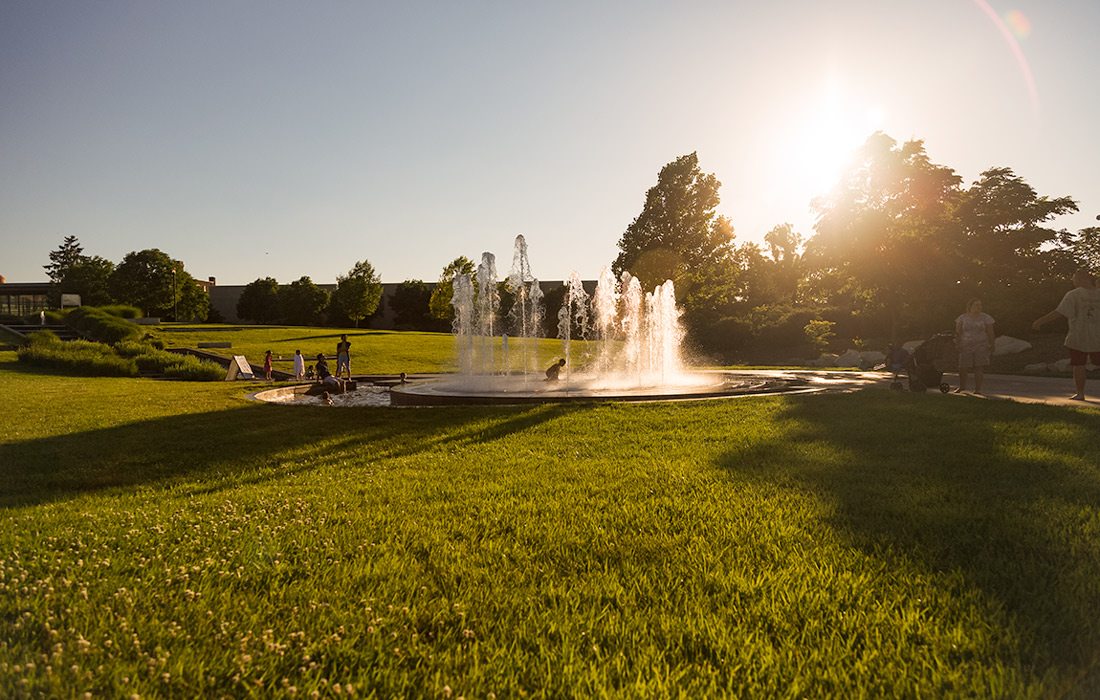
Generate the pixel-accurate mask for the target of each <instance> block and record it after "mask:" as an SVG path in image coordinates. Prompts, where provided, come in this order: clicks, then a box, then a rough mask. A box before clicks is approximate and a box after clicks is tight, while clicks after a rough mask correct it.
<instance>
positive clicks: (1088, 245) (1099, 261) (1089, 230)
mask: <svg viewBox="0 0 1100 700" xmlns="http://www.w3.org/2000/svg"><path fill="white" fill-rule="evenodd" d="M1063 241H1064V245H1065V247H1066V249H1067V250H1068V252H1069V254H1070V256H1071V257H1072V259H1073V261H1074V264H1075V265H1076V266H1077V267H1084V268H1088V269H1090V270H1092V271H1093V274H1096V272H1097V271H1100V226H1088V227H1086V228H1083V229H1081V230H1080V231H1078V232H1077V233H1075V234H1072V235H1071V234H1064V235H1063Z"/></svg>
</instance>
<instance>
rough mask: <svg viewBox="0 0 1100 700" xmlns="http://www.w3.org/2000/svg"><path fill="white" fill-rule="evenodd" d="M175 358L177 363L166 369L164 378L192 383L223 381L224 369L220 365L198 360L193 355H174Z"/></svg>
mask: <svg viewBox="0 0 1100 700" xmlns="http://www.w3.org/2000/svg"><path fill="white" fill-rule="evenodd" d="M176 358H177V360H179V362H178V363H177V364H174V365H169V366H168V367H166V368H165V370H164V376H166V377H172V378H174V379H185V380H187V381H192V382H214V381H219V380H221V379H225V369H223V368H222V367H221V366H220V365H217V364H215V363H213V362H208V361H206V360H200V359H199V358H197V357H195V356H193V355H183V356H181V355H176Z"/></svg>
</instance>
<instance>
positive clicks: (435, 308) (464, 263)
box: [428, 255, 474, 321]
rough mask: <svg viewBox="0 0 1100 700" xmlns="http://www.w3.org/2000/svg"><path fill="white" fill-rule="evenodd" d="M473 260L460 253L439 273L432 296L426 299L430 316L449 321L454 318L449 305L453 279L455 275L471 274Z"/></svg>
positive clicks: (451, 296)
mask: <svg viewBox="0 0 1100 700" xmlns="http://www.w3.org/2000/svg"><path fill="white" fill-rule="evenodd" d="M473 274H474V261H473V260H470V259H469V258H467V257H466V256H465V255H460V256H459V257H457V258H455V259H454V260H452V261H451V262H449V263H447V266H446V267H444V268H443V271H442V272H441V273H439V282H438V283H437V284H436V285H435V289H433V290H432V297H431V299H430V300H429V301H428V310H429V313H431V316H432V318H434V319H437V320H440V321H450V320H451V319H453V318H454V309H453V308H452V307H451V299H452V298H453V297H454V284H453V283H454V279H455V277H456V276H457V275H473Z"/></svg>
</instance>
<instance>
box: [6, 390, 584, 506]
mask: <svg viewBox="0 0 1100 700" xmlns="http://www.w3.org/2000/svg"><path fill="white" fill-rule="evenodd" d="M573 410H578V407H570V406H536V407H531V408H522V409H517V408H515V407H510V408H509V407H461V408H441V409H426V410H397V409H357V408H326V407H313V406H273V405H267V404H255V405H248V406H245V407H242V408H233V409H228V410H222V411H214V412H209V413H198V414H186V415H176V416H170V417H165V418H157V419H154V420H147V421H140V422H136V423H128V424H124V425H117V426H112V427H108V428H103V429H99V430H91V431H83V432H78V433H72V434H66V435H59V436H53V437H48V438H41V439H35V440H28V441H23V442H16V443H8V444H0V508H12V507H19V506H26V505H33V504H37V503H44V502H49V501H55V500H62V499H65V498H69V497H73V496H76V495H79V494H84V493H89V492H96V491H103V490H108V489H126V488H133V487H140V486H150V485H162V486H168V485H173V484H183V483H187V484H189V485H190V486H189V488H191V489H192V492H194V493H209V492H213V491H218V490H221V489H225V488H230V487H233V486H237V485H241V484H248V483H259V482H262V481H266V480H269V479H275V478H282V477H285V476H288V475H292V474H295V473H299V472H302V471H305V470H309V469H313V468H316V467H318V466H322V465H324V464H332V463H335V462H339V461H350V462H353V463H358V462H362V461H364V460H376V459H379V458H392V457H408V456H414V455H417V454H419V453H423V452H427V451H431V450H436V449H440V448H443V447H446V446H448V445H451V446H456V447H461V446H465V445H473V444H479V443H486V442H491V441H495V440H499V439H502V438H504V437H507V436H508V435H511V434H513V433H518V432H522V431H524V430H527V429H529V428H532V427H534V426H536V425H538V424H540V423H543V422H545V421H549V420H553V419H554V418H556V417H558V416H561V415H564V414H565V413H567V412H569V411H573ZM192 482H194V483H192Z"/></svg>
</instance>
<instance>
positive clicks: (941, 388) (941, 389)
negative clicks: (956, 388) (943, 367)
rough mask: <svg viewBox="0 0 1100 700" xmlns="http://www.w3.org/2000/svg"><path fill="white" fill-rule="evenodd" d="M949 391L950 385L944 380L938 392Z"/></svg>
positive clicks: (944, 392)
mask: <svg viewBox="0 0 1100 700" xmlns="http://www.w3.org/2000/svg"><path fill="white" fill-rule="evenodd" d="M949 391H951V385H950V384H948V383H947V382H944V383H943V384H940V393H941V394H946V393H947V392H949Z"/></svg>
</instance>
